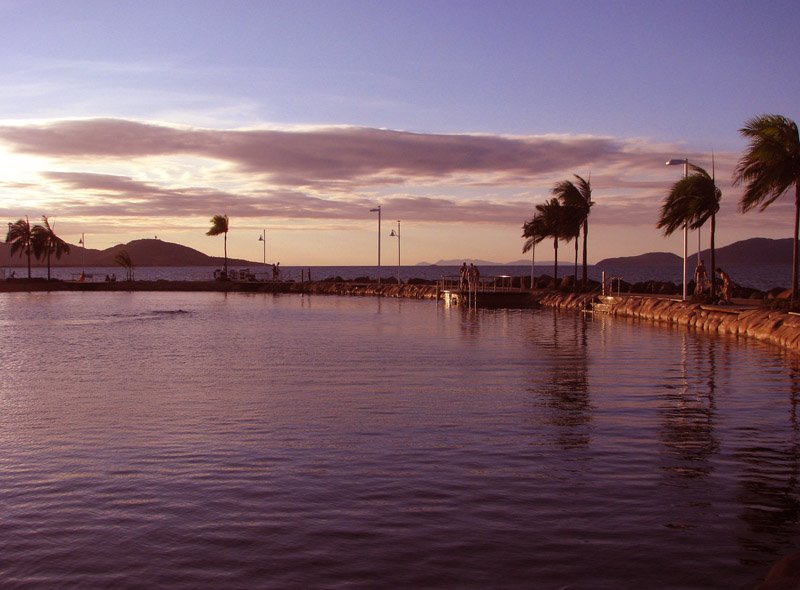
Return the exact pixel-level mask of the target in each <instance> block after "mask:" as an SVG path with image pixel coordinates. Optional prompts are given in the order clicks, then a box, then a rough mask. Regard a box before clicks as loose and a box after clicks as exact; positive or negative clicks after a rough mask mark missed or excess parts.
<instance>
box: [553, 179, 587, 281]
mask: <svg viewBox="0 0 800 590" xmlns="http://www.w3.org/2000/svg"><path fill="white" fill-rule="evenodd" d="M574 176H575V182H572V181H571V180H562V181H561V182H558V183H556V185H555V186H554V187H553V189H552V190H551V191H550V192H551V193H552V194H553V196H554V197H556V198H558V199H559V200H560V201H561V203H562V204H563V205H567V206H569V207H575V209H576V213H577V215H578V217H579V224H580V226H582V229H583V273H582V277H581V282H582V284H583V286H584V287H585V286H586V283H587V281H588V278H587V267H588V264H587V253H588V250H587V242H586V239H587V234H588V233H589V213H590V212H591V208H592V205H594V201H592V185H591V182H590V181H589V180H586V179H584V178H581V177H580V176H578V175H577V174H575V175H574ZM575 239H576V241H575V248H577V247H578V242H577V236H576V238H575ZM576 275H577V273H576ZM575 278H576V283H577V276H576V277H575Z"/></svg>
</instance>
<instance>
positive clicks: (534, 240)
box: [531, 215, 536, 291]
mask: <svg viewBox="0 0 800 590" xmlns="http://www.w3.org/2000/svg"><path fill="white" fill-rule="evenodd" d="M533 227H534V228H535V227H536V215H534V216H533ZM531 239H532V240H533V243H532V244H531V291H532V290H533V266H534V263H535V261H536V230H535V229H534V233H533V235H532V236H531Z"/></svg>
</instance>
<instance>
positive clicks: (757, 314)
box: [539, 293, 800, 352]
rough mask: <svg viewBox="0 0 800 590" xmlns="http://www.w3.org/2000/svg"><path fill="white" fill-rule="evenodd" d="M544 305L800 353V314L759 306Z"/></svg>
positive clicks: (594, 301)
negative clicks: (733, 337)
mask: <svg viewBox="0 0 800 590" xmlns="http://www.w3.org/2000/svg"><path fill="white" fill-rule="evenodd" d="M539 301H540V303H541V304H542V305H546V306H548V307H557V308H561V309H586V308H587V307H588V306H590V305H591V306H592V307H593V308H594V310H595V312H596V313H597V312H600V313H608V314H611V315H616V316H623V317H632V318H640V319H646V320H652V321H658V322H666V323H670V324H676V325H679V326H686V327H687V328H693V329H696V330H702V331H704V332H709V333H718V334H733V335H736V336H742V337H747V338H754V339H756V340H759V341H761V342H767V343H769V344H774V345H777V346H780V347H783V348H785V349H787V350H792V351H795V352H800V315H797V314H793V313H787V312H785V311H771V310H766V309H760V308H757V307H736V306H731V307H725V306H716V305H715V306H710V305H702V304H699V303H688V302H687V303H684V302H682V301H675V300H672V299H666V298H656V297H641V296H624V295H620V296H614V297H597V296H591V295H571V294H562V293H548V294H545V295H543V296H542V297H540V299H539Z"/></svg>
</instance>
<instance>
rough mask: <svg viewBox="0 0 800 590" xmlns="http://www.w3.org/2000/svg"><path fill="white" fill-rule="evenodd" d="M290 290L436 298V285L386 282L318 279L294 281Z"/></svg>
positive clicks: (369, 295)
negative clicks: (308, 281) (303, 281)
mask: <svg viewBox="0 0 800 590" xmlns="http://www.w3.org/2000/svg"><path fill="white" fill-rule="evenodd" d="M291 291H292V292H296V293H310V294H317V295H350V296H356V297H404V298H409V299H436V296H437V291H436V285H413V284H412V285H409V284H402V285H398V284H397V283H394V284H392V283H388V284H381V285H378V284H377V283H349V282H338V281H337V282H334V281H319V282H311V283H294V284H293V286H292V287H291Z"/></svg>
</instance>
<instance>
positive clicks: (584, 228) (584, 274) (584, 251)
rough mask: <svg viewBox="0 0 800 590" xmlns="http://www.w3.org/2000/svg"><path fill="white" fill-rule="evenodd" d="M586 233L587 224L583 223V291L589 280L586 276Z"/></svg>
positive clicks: (587, 229) (587, 230)
mask: <svg viewBox="0 0 800 590" xmlns="http://www.w3.org/2000/svg"><path fill="white" fill-rule="evenodd" d="M588 233H589V222H588V221H584V222H583V276H582V277H581V282H582V283H583V288H584V289H585V288H586V285H587V283H588V282H589V279H588V278H587V276H586V258H587V256H586V254H587V249H586V235H587V234H588Z"/></svg>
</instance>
